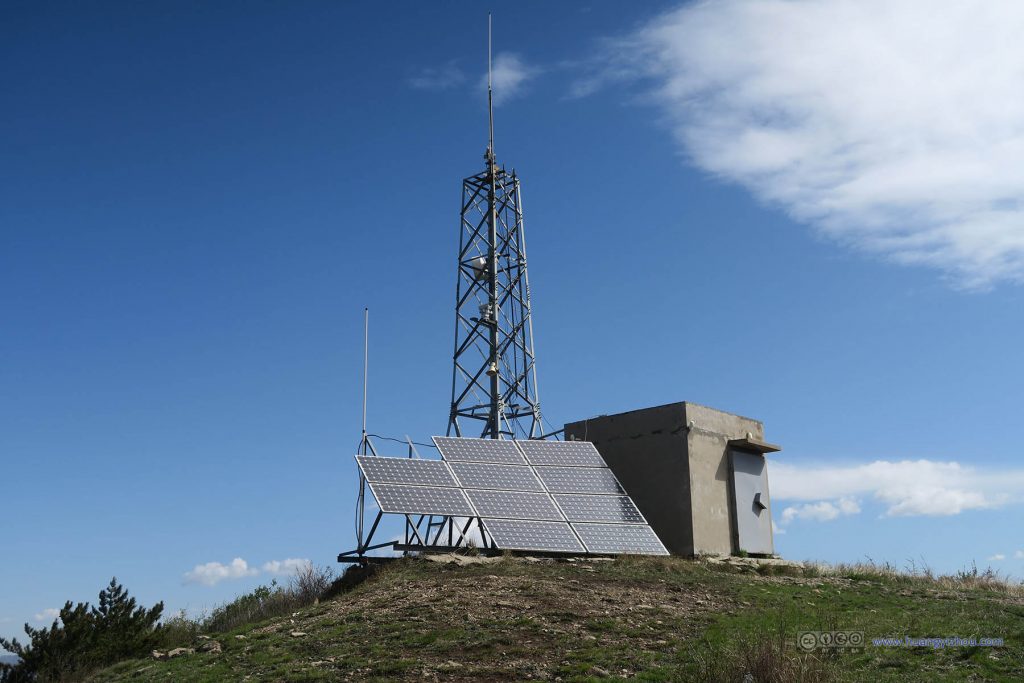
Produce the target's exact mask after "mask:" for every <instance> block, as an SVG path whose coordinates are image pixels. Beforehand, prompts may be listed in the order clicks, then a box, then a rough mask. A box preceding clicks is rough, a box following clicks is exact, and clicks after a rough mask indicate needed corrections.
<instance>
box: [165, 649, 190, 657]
mask: <svg viewBox="0 0 1024 683" xmlns="http://www.w3.org/2000/svg"><path fill="white" fill-rule="evenodd" d="M195 652H196V651H195V650H193V649H192V648H190V647H176V648H174V649H173V650H171V651H170V652H168V653H167V659H174V658H175V657H183V656H184V655H192V654H195Z"/></svg>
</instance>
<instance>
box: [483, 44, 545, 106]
mask: <svg viewBox="0 0 1024 683" xmlns="http://www.w3.org/2000/svg"><path fill="white" fill-rule="evenodd" d="M538 73H539V70H538V69H537V68H535V67H532V66H528V65H527V64H526V63H524V62H523V60H522V59H521V58H520V57H519V55H516V54H512V53H510V52H502V53H500V54H498V55H497V56H496V57H495V58H494V63H493V64H492V67H491V83H492V86H493V90H494V104H496V105H497V104H501V103H503V102H507V101H508V100H510V99H512V98H513V97H516V96H518V95H520V94H522V92H523V89H524V86H525V85H526V82H527V81H529V80H530V79H532V78H533V77H535V76H536V75H537V74H538ZM480 86H481V87H482V88H483V89H484V90H485V91H486V89H487V74H484V76H483V78H482V79H481V81H480Z"/></svg>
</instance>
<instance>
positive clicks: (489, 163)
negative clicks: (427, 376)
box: [448, 17, 543, 439]
mask: <svg viewBox="0 0 1024 683" xmlns="http://www.w3.org/2000/svg"><path fill="white" fill-rule="evenodd" d="M487 112H488V140H489V144H488V146H487V151H486V153H485V154H484V162H485V170H484V171H483V172H482V173H477V174H476V175H473V176H470V177H469V178H466V179H465V180H463V181H462V211H461V217H460V221H459V224H460V228H459V233H460V239H459V260H458V282H457V285H456V297H455V355H454V369H453V372H452V406H451V414H450V417H449V422H448V434H449V435H454V436H477V433H479V435H480V436H483V437H485V438H491V439H504V438H513V437H515V438H538V437H540V436H542V432H543V427H542V426H541V415H540V400H539V398H538V396H537V363H536V357H535V356H534V352H533V323H532V321H531V318H530V283H529V279H528V278H527V275H526V237H525V235H524V233H523V209H522V198H521V195H520V187H519V178H518V176H517V175H516V172H515V170H513V171H512V172H511V173H509V172H506V171H505V168H504V167H499V166H498V163H497V160H496V157H495V155H494V106H493V97H492V90H491V27H490V17H488V25H487ZM469 420H474V421H478V422H482V423H483V428H482V429H478V427H479V425H477V426H474V427H471V426H470V425H471V424H473V423H471V422H469Z"/></svg>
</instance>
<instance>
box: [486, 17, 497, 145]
mask: <svg viewBox="0 0 1024 683" xmlns="http://www.w3.org/2000/svg"><path fill="white" fill-rule="evenodd" d="M487 126H488V132H487V139H488V146H487V149H488V150H489V151H490V155H491V158H490V159H489V160H488V161H489V162H490V163H492V164H493V163H494V159H495V156H494V98H493V94H492V90H491V13H490V12H488V13H487Z"/></svg>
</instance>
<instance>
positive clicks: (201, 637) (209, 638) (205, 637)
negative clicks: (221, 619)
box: [196, 636, 213, 640]
mask: <svg viewBox="0 0 1024 683" xmlns="http://www.w3.org/2000/svg"><path fill="white" fill-rule="evenodd" d="M196 638H198V639H199V640H213V638H211V637H210V636H196Z"/></svg>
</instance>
